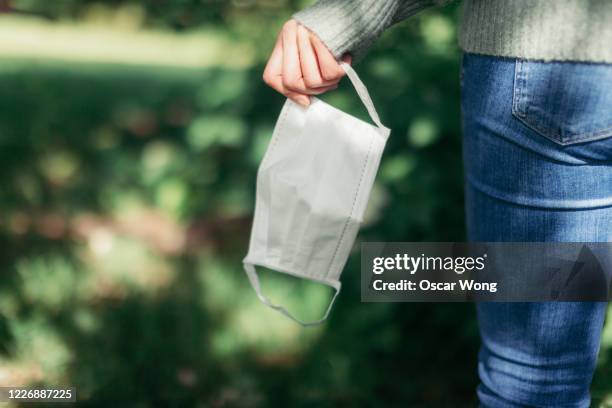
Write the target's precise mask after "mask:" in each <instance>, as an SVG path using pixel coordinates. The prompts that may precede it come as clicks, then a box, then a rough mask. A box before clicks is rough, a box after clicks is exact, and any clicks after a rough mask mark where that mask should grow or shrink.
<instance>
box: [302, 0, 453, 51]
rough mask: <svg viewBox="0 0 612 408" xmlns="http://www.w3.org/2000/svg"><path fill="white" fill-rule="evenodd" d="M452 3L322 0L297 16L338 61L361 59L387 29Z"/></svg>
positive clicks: (436, 0)
mask: <svg viewBox="0 0 612 408" xmlns="http://www.w3.org/2000/svg"><path fill="white" fill-rule="evenodd" d="M449 1H451V0H359V1H354V0H319V1H318V2H317V3H315V4H314V5H312V6H310V7H309V8H306V9H304V10H302V11H299V12H298V13H296V14H294V15H293V18H294V19H295V20H297V21H298V22H299V23H300V24H302V25H303V26H305V27H306V28H308V29H309V30H310V31H312V32H313V33H315V34H316V35H317V36H318V37H319V38H320V39H321V40H322V41H323V43H325V45H326V46H327V47H328V48H329V49H330V51H331V52H332V54H333V55H334V56H335V57H336V58H341V57H342V56H343V55H344V54H345V53H347V52H348V53H351V55H352V56H353V58H354V59H360V58H361V57H363V55H364V54H365V53H366V52H367V49H368V48H369V47H370V46H371V45H372V44H373V43H374V41H376V39H377V38H378V37H379V36H380V35H381V34H382V33H383V31H385V30H386V29H387V28H389V27H390V26H392V25H393V24H396V23H398V22H400V21H402V20H404V19H406V18H408V17H410V16H413V15H415V14H416V13H418V12H419V11H421V10H424V9H426V8H429V7H432V6H435V5H439V4H444V3H448V2H449Z"/></svg>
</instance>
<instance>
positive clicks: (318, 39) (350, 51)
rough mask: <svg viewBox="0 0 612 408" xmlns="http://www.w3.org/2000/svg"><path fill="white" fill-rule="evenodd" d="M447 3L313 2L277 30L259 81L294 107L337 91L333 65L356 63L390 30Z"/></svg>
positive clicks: (397, 0)
mask: <svg viewBox="0 0 612 408" xmlns="http://www.w3.org/2000/svg"><path fill="white" fill-rule="evenodd" d="M449 1H451V0H319V1H318V2H317V3H315V4H314V5H312V6H311V7H309V8H306V9H304V10H302V11H300V12H298V13H296V14H295V15H294V16H293V19H291V20H289V21H288V22H287V23H285V25H284V26H283V28H282V30H281V32H280V33H279V35H278V38H277V40H276V44H275V46H274V50H273V51H272V54H271V55H270V58H269V60H268V63H267V65H266V68H265V70H264V74H263V79H264V81H265V82H266V83H267V84H268V85H269V86H271V87H272V88H274V89H276V90H277V91H278V92H280V93H282V94H283V95H285V96H287V97H288V98H290V99H292V100H293V101H295V102H296V103H299V104H300V105H303V106H308V105H309V103H310V98H309V95H318V94H321V93H323V92H326V91H328V90H330V89H334V88H336V87H337V86H338V82H339V81H340V79H341V78H342V76H343V75H344V70H343V69H342V68H341V67H340V65H339V64H338V62H337V61H338V60H339V59H341V58H342V59H343V60H344V61H346V62H349V63H350V62H351V60H352V57H353V56H355V57H356V58H361V57H362V56H363V55H365V53H366V51H367V49H368V47H369V46H371V45H372V43H373V42H374V41H375V40H376V39H377V38H378V37H379V36H380V34H381V33H382V32H383V31H384V30H385V29H387V28H388V27H390V26H391V25H393V24H395V23H397V22H400V21H402V20H403V19H405V18H408V17H410V16H412V15H414V14H416V13H418V12H419V11H421V10H423V9H425V8H428V7H431V6H434V5H437V4H444V3H447V2H449Z"/></svg>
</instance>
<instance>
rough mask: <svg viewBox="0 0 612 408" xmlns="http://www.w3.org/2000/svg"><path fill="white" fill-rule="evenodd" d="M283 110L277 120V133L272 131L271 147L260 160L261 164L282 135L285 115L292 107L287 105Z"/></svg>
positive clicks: (275, 130)
mask: <svg viewBox="0 0 612 408" xmlns="http://www.w3.org/2000/svg"><path fill="white" fill-rule="evenodd" d="M285 108H286V109H283V113H282V115H281V118H280V119H279V122H278V131H277V129H274V133H272V145H271V146H270V148H269V149H268V150H267V151H266V153H265V156H264V158H263V159H262V160H261V164H263V163H265V162H266V159H267V158H268V157H270V155H271V154H272V151H274V149H275V148H276V146H277V145H278V139H280V136H281V135H282V133H283V129H284V127H285V119H286V117H287V114H288V112H289V110H290V109H292V108H293V106H292V105H287V106H286V107H285ZM275 136H276V137H275Z"/></svg>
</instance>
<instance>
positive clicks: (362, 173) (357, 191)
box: [324, 137, 374, 279]
mask: <svg viewBox="0 0 612 408" xmlns="http://www.w3.org/2000/svg"><path fill="white" fill-rule="evenodd" d="M373 144H374V138H373V137H372V138H371V139H370V145H369V146H368V154H367V157H366V160H365V162H364V164H363V168H362V169H361V176H360V177H359V183H358V184H357V189H356V190H355V198H354V199H353V205H352V207H351V213H350V215H349V216H348V217H346V222H345V223H344V227H343V228H342V234H341V235H340V239H339V240H338V245H336V249H335V250H334V255H333V256H332V259H331V262H330V263H329V268H327V272H326V273H325V276H324V278H325V279H327V277H328V276H329V273H330V272H331V269H332V267H333V265H334V262H335V260H336V256H337V255H338V250H339V249H340V245H341V244H342V241H343V240H344V234H345V233H346V229H347V228H348V224H349V220H350V219H351V217H352V216H353V211H354V210H355V204H356V203H357V197H358V196H359V190H360V189H361V183H362V182H363V176H364V174H365V170H366V167H367V166H368V163H369V162H370V152H371V151H372V145H373Z"/></svg>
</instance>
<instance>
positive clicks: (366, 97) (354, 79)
mask: <svg viewBox="0 0 612 408" xmlns="http://www.w3.org/2000/svg"><path fill="white" fill-rule="evenodd" d="M340 66H341V67H342V69H343V70H344V72H346V75H347V76H348V78H349V79H350V81H351V83H352V84H353V88H355V91H357V95H359V99H361V102H362V103H363V105H364V106H365V108H366V109H367V111H368V114H369V115H370V118H371V119H372V121H373V122H374V123H375V124H376V126H378V128H379V129H380V130H381V133H382V135H383V137H384V138H385V140H386V139H387V138H388V137H389V134H390V133H391V130H390V129H389V128H388V127H386V126H385V125H383V124H382V122H381V121H380V117H379V116H378V112H376V108H375V107H374V102H372V98H371V97H370V93H369V92H368V88H367V87H366V86H365V85H364V83H363V82H362V81H361V79H360V78H359V75H357V72H355V70H354V69H353V67H351V66H350V65H349V64H347V63H346V62H344V61H342V62H340Z"/></svg>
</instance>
